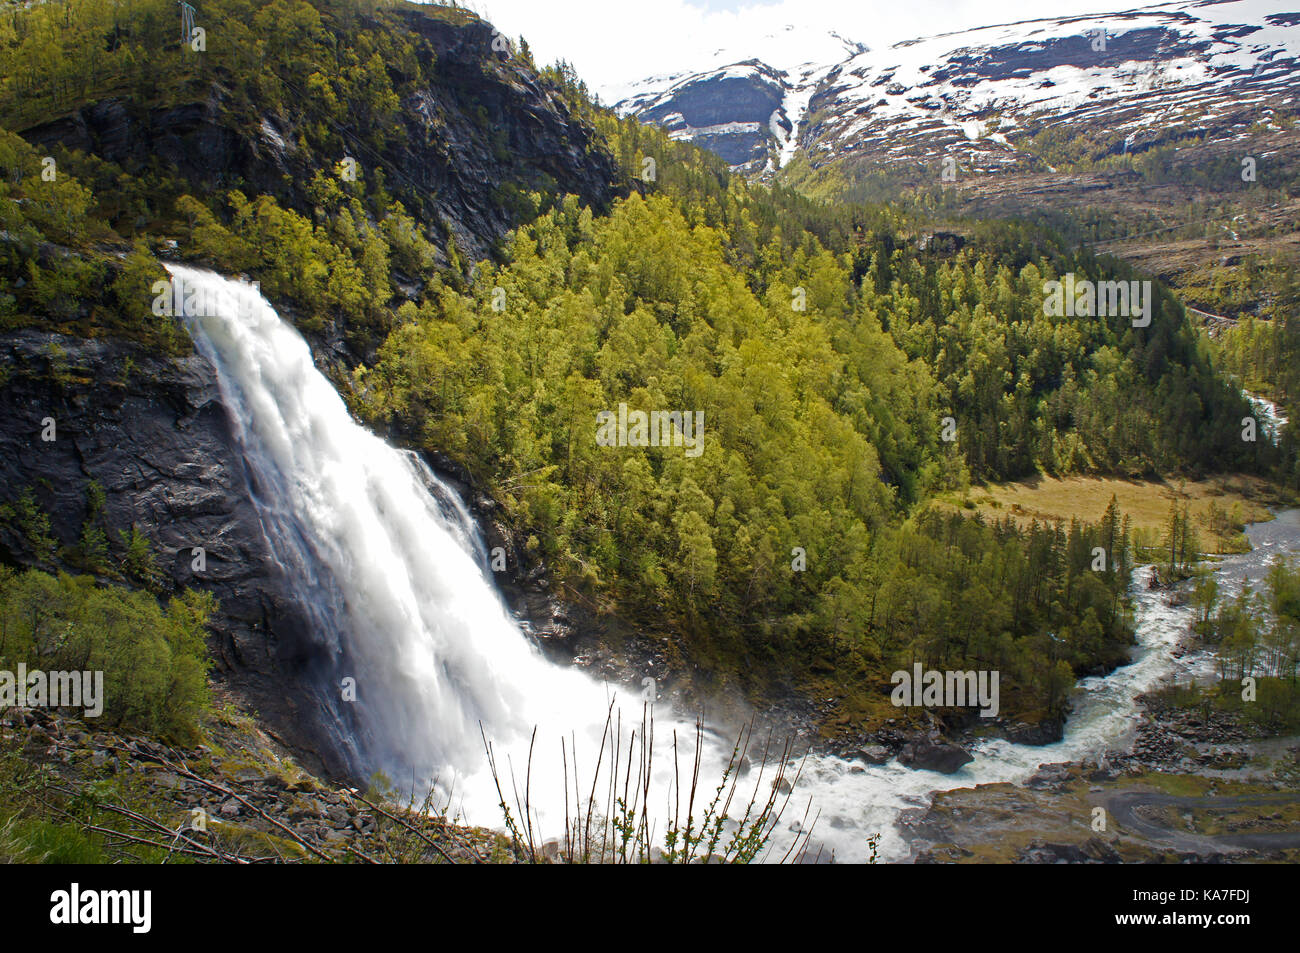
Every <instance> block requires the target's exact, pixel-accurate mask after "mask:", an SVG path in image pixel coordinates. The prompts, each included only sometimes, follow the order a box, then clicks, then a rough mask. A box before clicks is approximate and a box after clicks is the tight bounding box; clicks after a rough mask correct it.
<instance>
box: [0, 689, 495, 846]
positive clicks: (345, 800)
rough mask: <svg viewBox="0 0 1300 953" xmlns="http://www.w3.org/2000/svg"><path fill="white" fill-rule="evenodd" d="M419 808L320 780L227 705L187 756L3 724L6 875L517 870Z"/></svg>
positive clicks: (156, 745)
mask: <svg viewBox="0 0 1300 953" xmlns="http://www.w3.org/2000/svg"><path fill="white" fill-rule="evenodd" d="M420 807H422V805H420V804H418V803H417V804H410V803H404V802H403V799H402V798H400V797H397V796H394V795H393V794H392V793H391V792H388V791H385V790H377V789H373V788H372V789H371V790H368V791H364V792H363V791H359V790H357V789H355V788H346V787H337V786H335V785H331V784H329V783H328V782H326V781H324V780H322V779H320V778H318V777H316V776H314V775H312V774H311V773H310V772H308V771H307V770H305V769H304V768H303V767H302V766H301V765H300V764H299V763H298V762H297V761H296V760H295V759H294V757H293V756H292V755H291V754H290V753H289V752H288V750H287V749H286V748H285V747H284V745H282V744H281V743H280V742H279V741H277V740H276V739H275V738H273V737H272V736H271V735H269V734H268V733H267V732H266V731H265V730H264V729H263V728H261V727H259V726H258V725H257V723H256V722H255V720H254V719H253V718H252V717H251V716H249V715H248V714H247V713H244V712H241V711H239V710H238V709H236V708H235V707H234V706H233V704H232V703H230V702H229V700H228V699H227V700H226V701H225V703H224V704H222V705H221V706H220V707H219V708H218V709H216V710H214V711H213V713H212V714H210V715H208V716H206V717H205V718H204V720H203V725H202V737H201V739H200V740H199V741H198V742H196V743H194V744H191V745H176V744H172V743H167V742H165V741H162V740H160V739H157V738H149V737H144V736H138V735H133V734H129V733H123V732H118V731H114V730H111V729H109V728H107V727H102V726H100V725H98V724H94V723H92V722H88V721H83V720H81V719H79V718H75V717H71V716H68V715H64V714H62V713H60V712H58V711H54V710H47V709H20V708H10V709H7V710H5V711H4V712H3V713H0V862H4V863H78V864H99V863H122V862H131V863H234V864H248V863H511V862H514V861H515V860H516V859H517V858H516V857H515V855H514V853H513V852H512V851H511V849H510V842H509V839H508V838H506V837H505V836H503V835H501V834H499V833H497V832H495V831H491V830H486V829H484V828H474V827H468V826H464V825H461V824H457V823H456V822H455V818H454V815H453V816H448V815H447V814H446V813H445V812H443V811H440V810H438V809H437V808H438V807H440V805H433V807H434V810H432V811H431V812H428V813H425V812H423V811H421V810H419V808H420ZM412 808H415V809H414V810H413V809H412Z"/></svg>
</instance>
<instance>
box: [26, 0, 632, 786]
mask: <svg viewBox="0 0 1300 953" xmlns="http://www.w3.org/2000/svg"><path fill="white" fill-rule="evenodd" d="M406 16H407V18H408V21H409V23H408V25H409V28H410V29H411V30H412V31H415V32H417V33H419V34H420V35H421V36H422V37H423V39H424V40H425V41H426V43H425V44H424V45H423V47H422V50H423V53H422V55H425V56H426V57H427V58H428V59H427V61H426V64H425V65H426V67H428V68H429V72H430V73H431V75H432V76H434V78H435V80H434V81H433V82H431V83H429V84H427V85H426V86H425V87H424V88H419V89H415V90H410V91H408V93H407V94H406V96H405V98H404V100H403V103H402V106H403V108H402V111H401V114H402V117H403V118H402V121H403V122H404V124H405V126H406V130H405V133H406V134H405V136H404V137H399V138H401V139H402V140H403V142H402V144H401V145H396V146H393V147H391V148H390V149H388V150H387V151H386V152H385V154H384V155H383V157H382V159H383V168H384V169H385V174H386V178H387V185H388V188H389V190H390V191H391V192H393V193H394V194H396V195H398V196H400V198H401V199H402V201H403V202H404V204H406V206H407V208H408V210H409V211H411V212H412V213H413V214H414V215H415V216H416V217H417V219H418V220H422V221H423V222H424V223H426V224H428V225H430V226H431V227H432V229H433V230H434V231H435V233H436V232H438V231H441V233H442V235H441V236H435V237H443V238H446V237H450V238H453V239H454V240H455V242H456V245H457V246H458V248H459V249H460V251H461V253H462V254H465V255H467V256H468V257H470V258H471V259H473V258H481V257H484V256H486V255H488V254H490V252H491V250H492V248H493V245H494V244H495V243H496V242H497V241H498V239H500V238H501V237H502V236H503V235H505V234H506V232H507V231H508V230H509V229H510V228H512V227H514V226H515V225H516V224H518V222H517V221H516V214H517V213H516V212H515V210H514V209H512V208H511V206H510V202H509V201H508V199H507V198H506V196H505V194H504V191H506V190H508V189H509V188H511V187H513V188H514V189H518V190H525V191H526V190H541V191H544V192H547V193H550V194H554V193H557V192H558V193H573V194H576V195H578V196H579V197H580V198H581V200H582V201H583V202H585V203H589V204H591V205H593V206H596V207H597V208H599V207H601V206H603V205H604V204H605V203H607V202H609V201H610V200H612V198H613V197H614V196H615V195H616V193H617V189H618V188H619V186H618V185H617V183H618V181H619V178H620V177H619V175H618V172H617V168H616V165H615V162H614V160H613V159H612V157H611V156H610V155H609V154H608V153H607V152H606V151H604V149H603V148H600V147H598V144H597V140H596V138H595V133H594V131H593V130H592V129H591V128H590V127H588V126H587V125H585V124H584V123H582V122H580V121H578V120H577V119H576V118H575V117H573V116H572V115H570V113H569V110H568V108H567V106H566V104H565V102H564V100H563V98H562V97H561V96H560V95H558V94H557V93H556V92H555V91H553V90H552V89H551V88H550V87H549V86H548V85H547V84H546V83H545V82H544V81H543V80H541V79H540V78H539V77H538V76H537V74H536V73H535V72H534V71H533V70H532V69H531V67H529V66H528V65H527V64H526V63H524V62H523V61H522V60H521V59H520V58H519V57H517V56H510V55H507V54H505V53H503V52H501V51H498V50H494V49H493V36H494V35H493V31H492V28H491V26H490V25H488V24H486V23H482V22H477V21H470V22H465V23H460V24H455V23H450V22H446V21H444V20H437V19H433V18H426V17H423V16H420V15H419V14H418V12H411V13H410V14H408V15H406ZM399 79H400V77H395V81H394V86H395V88H404V87H403V84H402V83H400V82H399V81H398V80H399ZM406 85H407V86H409V84H406ZM248 108H249V107H248V106H247V104H243V105H242V106H241V105H239V104H236V103H235V102H234V101H233V97H232V96H231V95H230V90H229V89H228V88H227V87H226V86H224V85H223V84H222V82H221V81H220V79H217V80H215V81H213V82H212V83H211V84H210V86H209V87H208V88H207V89H206V90H205V92H204V94H203V96H202V97H201V98H198V99H196V100H195V101H193V102H189V103H183V104H181V105H173V106H168V107H166V108H149V107H147V106H145V105H143V104H140V103H136V102H131V101H123V100H119V99H109V100H105V101H102V102H96V103H90V104H86V105H84V106H83V107H81V108H79V109H77V110H76V111H74V112H72V113H71V114H69V115H67V116H65V117H63V118H61V119H59V120H57V121H54V122H50V123H46V124H43V125H41V126H38V127H35V128H30V129H26V130H23V131H22V135H24V137H25V138H27V139H28V140H29V141H31V142H33V143H36V144H47V145H48V144H52V143H56V142H58V143H62V144H64V145H66V146H68V147H71V148H75V149H81V150H84V151H86V152H88V153H91V154H94V155H97V156H99V157H101V158H103V159H106V160H110V161H112V162H115V163H118V164H119V165H120V166H121V167H122V168H123V169H124V170H125V171H126V172H127V173H128V174H130V173H131V171H132V170H134V169H137V168H140V167H142V166H144V165H147V164H149V163H155V162H158V163H161V164H162V165H163V166H164V167H165V168H167V169H168V170H169V171H170V172H171V174H172V175H174V176H175V177H177V178H179V179H182V180H183V181H184V182H185V183H187V186H188V188H189V189H190V190H191V191H193V192H194V193H195V194H203V193H206V192H210V191H211V190H214V189H225V188H241V189H243V190H245V191H246V193H248V194H250V195H255V194H261V193H266V194H272V195H274V196H276V198H277V199H278V200H279V201H280V202H281V203H282V204H284V205H287V206H290V207H293V208H296V209H298V210H299V211H302V212H304V213H305V214H309V215H310V214H311V212H312V209H311V202H310V200H309V197H308V195H307V191H306V186H307V183H309V182H310V181H311V178H312V175H313V174H314V172H315V171H316V168H317V167H318V166H319V164H320V163H321V162H323V161H324V160H323V159H319V158H313V157H310V156H306V155H304V154H303V151H302V150H301V148H300V147H299V146H298V145H297V143H298V142H299V140H300V136H299V123H300V122H304V121H306V120H305V119H304V117H303V115H302V114H300V113H299V112H297V111H294V110H293V109H292V107H291V108H290V109H289V110H287V111H286V112H285V113H284V114H281V113H278V112H273V111H266V112H261V113H257V114H256V116H255V117H254V121H252V122H250V117H249V115H248ZM304 112H305V111H304ZM334 158H337V157H331V161H332V160H333V159H334ZM358 158H359V159H360V161H362V162H364V161H365V158H364V157H358ZM438 244H442V243H441V242H438ZM84 304H85V306H86V307H90V306H91V305H92V304H93V302H85V303H84ZM336 332H337V329H334V331H333V332H330V333H328V334H327V335H325V336H324V337H322V338H320V339H318V340H315V341H313V342H312V343H313V348H314V350H315V352H316V355H317V361H318V363H320V364H322V366H327V367H329V368H330V369H331V370H332V371H334V372H336V374H337V372H339V371H342V372H344V373H346V371H347V370H349V369H350V367H351V366H352V365H353V364H355V362H356V360H357V357H358V356H357V355H355V354H353V353H351V352H350V351H349V350H348V348H347V347H346V345H344V343H343V341H342V338H341V336H340V334H338V333H336ZM47 418H50V419H53V421H54V425H55V439H53V440H49V441H46V440H42V439H41V435H42V430H43V429H44V427H45V422H46V420H47ZM92 481H94V482H96V483H98V484H99V485H100V486H101V487H102V488H103V490H104V493H105V497H106V506H105V511H104V513H103V517H102V522H103V524H104V526H105V527H106V528H107V529H108V531H109V533H110V537H111V541H112V542H113V543H114V544H115V546H114V552H115V553H119V554H120V553H121V551H122V546H121V545H120V544H118V543H117V531H118V530H129V529H130V528H131V527H135V528H136V529H138V530H139V531H140V532H141V533H143V534H144V536H145V537H147V538H148V539H149V541H150V543H151V545H152V547H153V552H154V554H155V556H156V557H157V561H158V564H159V569H160V571H161V577H162V578H161V581H160V583H159V585H158V587H157V588H158V589H159V590H160V592H161V593H162V594H164V595H165V594H166V593H167V592H168V591H176V590H179V589H180V588H183V587H191V586H193V587H198V588H202V589H208V590H211V591H212V592H213V593H214V594H215V595H216V597H217V598H218V600H219V602H220V609H219V612H218V614H217V616H216V617H215V618H214V620H213V629H214V632H215V635H214V639H213V641H212V644H211V650H212V654H213V657H214V660H215V670H214V676H215V677H216V679H217V680H218V681H219V682H221V683H222V684H223V685H224V686H225V687H227V688H229V689H231V690H232V692H233V693H234V694H235V696H236V697H237V698H239V700H240V701H241V702H242V703H243V704H244V705H245V706H246V707H248V708H250V709H253V710H255V711H256V712H257V713H258V715H259V716H260V718H261V719H262V721H263V723H264V725H265V726H266V727H267V728H268V729H269V730H271V731H273V732H274V733H275V734H276V736H277V737H278V738H279V739H281V740H283V741H284V742H285V743H287V744H288V745H290V746H291V747H292V748H293V749H294V750H295V751H297V752H298V753H299V754H300V755H301V756H302V758H303V760H304V761H305V763H307V764H308V765H309V766H310V767H312V768H313V769H314V770H320V771H324V772H325V773H327V774H329V775H330V776H333V777H338V778H350V779H352V780H365V779H364V778H358V776H357V774H356V770H355V769H356V767H357V765H356V763H355V761H354V759H353V758H352V757H351V754H352V752H351V751H350V750H349V747H348V744H347V738H348V737H349V735H350V729H349V726H348V725H347V724H346V723H345V722H346V713H344V714H340V713H339V712H337V711H335V710H334V709H336V708H337V707H338V706H337V705H336V704H334V703H333V702H332V701H330V700H326V699H322V698H320V697H318V696H317V695H316V692H317V689H316V688H315V687H314V686H315V685H316V684H317V681H318V680H317V679H316V678H315V677H314V675H315V674H316V673H317V672H319V671H323V670H325V669H326V668H327V666H328V661H327V660H326V659H325V658H324V657H323V656H322V651H323V650H322V649H321V648H320V647H319V646H318V643H317V642H316V640H315V639H314V637H313V633H312V631H311V629H310V625H309V623H308V618H309V614H308V613H307V612H306V611H305V609H304V607H303V603H302V600H303V599H310V598H311V594H310V593H306V594H303V593H296V592H294V591H292V589H291V587H289V586H288V584H287V583H286V581H285V579H284V577H283V575H282V573H281V570H280V567H279V566H278V565H277V563H276V561H275V559H274V557H273V556H272V553H271V550H270V547H269V545H268V543H267V541H266V538H265V536H264V534H263V530H262V527H261V525H260V521H259V518H258V514H257V512H256V509H255V507H254V505H253V502H252V500H253V499H254V497H255V494H257V493H258V487H257V486H256V485H255V483H254V482H253V478H252V477H251V476H250V473H249V472H248V470H247V469H246V467H245V465H244V462H243V460H242V456H241V454H240V452H239V449H238V446H237V444H236V443H235V441H234V439H233V435H232V433H231V426H230V421H229V419H228V416H227V411H226V408H225V407H223V406H222V404H221V398H220V393H219V390H218V387H217V382H216V378H215V374H214V371H213V369H212V368H211V366H209V365H208V363H207V362H206V361H205V360H204V359H203V358H201V357H199V356H197V355H193V356H189V357H181V358H171V357H166V356H163V355H160V354H158V353H156V352H152V351H149V350H147V349H143V348H140V347H137V346H135V345H132V344H128V343H126V342H122V341H117V340H113V339H107V338H100V339H93V340H92V339H85V338H77V337H70V336H67V335H62V334H56V333H52V332H46V331H41V330H35V329H28V330H23V331H15V332H9V333H5V334H0V506H3V505H6V504H8V505H10V506H12V504H14V503H15V501H17V500H18V498H19V497H20V496H21V495H22V494H23V493H24V491H27V492H30V494H31V495H32V497H33V498H34V500H35V501H36V503H37V504H38V505H39V506H40V508H41V509H42V510H43V511H44V512H45V513H47V514H48V515H49V516H50V518H51V522H52V534H51V535H52V536H53V537H55V539H56V541H57V543H58V544H59V547H60V552H59V555H58V556H57V557H56V558H55V559H54V560H53V561H52V562H47V561H42V560H41V559H39V558H38V557H37V555H36V553H35V551H34V549H33V547H32V545H31V541H30V540H29V539H27V538H26V537H25V535H24V533H23V532H22V530H21V528H20V527H19V526H18V525H17V522H16V521H14V520H3V519H0V562H3V563H7V564H10V565H20V566H23V565H28V566H29V565H41V566H42V567H43V568H46V569H50V570H55V569H64V570H70V571H82V570H81V569H80V567H79V566H78V565H77V560H76V557H75V551H76V546H77V543H78V540H79V537H80V535H81V531H82V524H83V522H84V521H85V520H86V517H87V514H88V502H87V493H88V487H89V485H90V483H91V482H92ZM465 490H466V494H465V495H466V498H467V499H469V498H472V495H473V494H472V492H471V488H469V487H466V488H465ZM482 506H488V507H490V501H483V503H482ZM480 512H482V507H480ZM198 548H202V549H203V551H204V560H205V563H206V565H205V567H204V568H203V569H202V570H196V569H195V568H194V566H195V562H194V561H195V555H196V554H195V550H196V549H198ZM511 565H512V566H516V565H519V564H518V563H517V562H516V561H514V560H512V562H511ZM537 582H538V579H537V576H536V573H533V574H532V576H530V577H529V578H525V577H524V576H523V575H520V577H519V578H518V579H517V580H514V583H516V585H515V586H514V588H513V589H512V595H513V597H514V599H515V601H516V602H517V604H518V605H519V606H520V607H521V611H523V612H525V613H531V614H535V615H536V616H537V617H538V618H537V621H536V623H535V624H533V625H532V626H531V629H532V631H533V632H534V633H535V634H536V635H537V636H538V637H539V638H540V639H542V640H543V641H545V640H546V638H547V637H548V636H550V635H552V634H556V633H560V632H561V630H562V629H563V625H562V621H563V620H562V619H561V620H560V621H558V622H557V620H556V616H557V614H558V613H559V612H560V610H558V609H557V608H556V602H555V600H554V599H553V598H551V597H549V596H547V595H545V594H539V593H540V592H541V590H539V589H538V587H537V585H536V584H537Z"/></svg>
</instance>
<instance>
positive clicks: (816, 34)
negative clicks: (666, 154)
mask: <svg viewBox="0 0 1300 953" xmlns="http://www.w3.org/2000/svg"><path fill="white" fill-rule="evenodd" d="M865 52H867V48H866V47H865V46H863V45H862V44H861V43H857V42H855V41H853V40H849V39H846V38H844V37H842V36H840V35H839V34H838V33H834V32H827V31H820V30H814V29H809V28H806V27H799V26H793V25H791V26H787V27H785V28H784V29H782V30H779V31H776V32H773V33H769V34H766V35H764V36H762V37H760V38H758V39H757V40H754V41H751V42H749V43H747V44H746V45H745V46H744V47H736V46H729V47H722V48H720V49H718V50H716V51H714V52H713V54H712V56H710V57H709V62H708V63H707V64H702V68H700V69H697V70H694V71H689V72H684V73H677V74H674V75H670V76H656V77H650V78H649V79H644V80H641V81H640V82H636V83H631V84H628V85H626V86H624V87H620V88H617V89H615V90H613V91H612V95H613V97H614V100H615V103H616V105H615V109H616V110H617V111H618V112H619V114H620V115H628V114H632V113H635V114H636V115H638V116H640V117H641V118H642V119H644V120H645V121H647V122H654V123H657V124H658V125H661V126H663V127H664V128H666V129H668V130H670V131H671V132H672V134H673V137H674V138H678V139H687V140H690V141H692V142H695V143H697V144H698V145H700V146H702V147H704V148H706V149H711V150H712V151H714V152H716V153H718V154H719V155H721V156H723V157H724V158H725V159H726V160H727V161H728V162H730V163H731V164H732V165H733V166H735V167H737V168H744V169H746V170H751V171H752V170H756V169H761V168H763V167H765V166H769V167H773V168H775V166H776V165H777V164H779V162H780V161H781V160H782V158H783V157H784V159H785V160H788V158H789V157H790V156H791V155H792V154H793V152H794V149H795V147H796V145H797V142H798V137H799V123H800V121H801V120H802V118H803V117H804V115H806V113H807V109H808V101H809V99H810V98H811V97H812V95H813V93H814V92H816V90H817V88H818V86H819V84H820V83H821V82H822V81H823V80H825V79H826V77H827V75H828V74H829V73H830V72H831V71H832V70H833V69H834V68H835V67H836V66H837V65H838V64H840V63H842V62H844V61H845V60H846V59H848V58H851V57H853V56H856V55H859V54H862V53H865ZM610 95H611V91H606V96H607V97H608V96H610Z"/></svg>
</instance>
